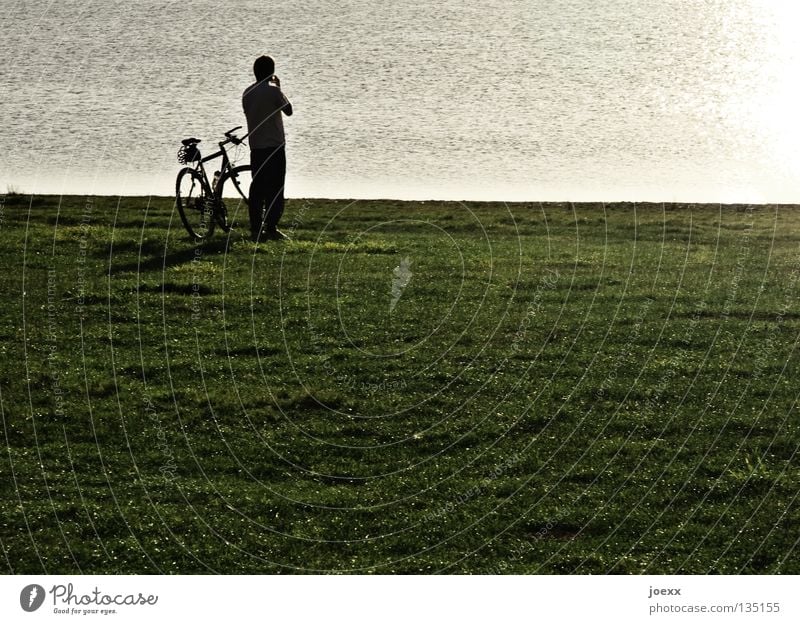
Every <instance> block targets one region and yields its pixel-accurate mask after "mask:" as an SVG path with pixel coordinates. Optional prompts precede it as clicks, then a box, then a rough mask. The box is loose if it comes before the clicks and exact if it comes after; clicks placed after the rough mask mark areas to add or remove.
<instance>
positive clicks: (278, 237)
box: [267, 228, 289, 241]
mask: <svg viewBox="0 0 800 624" xmlns="http://www.w3.org/2000/svg"><path fill="white" fill-rule="evenodd" d="M267 238H268V239H269V240H275V241H288V240H289V237H288V236H286V234H284V233H283V232H281V231H280V230H279V229H278V228H275V229H274V230H268V231H267Z"/></svg>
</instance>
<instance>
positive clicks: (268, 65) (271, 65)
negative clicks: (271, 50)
mask: <svg viewBox="0 0 800 624" xmlns="http://www.w3.org/2000/svg"><path fill="white" fill-rule="evenodd" d="M253 73H254V74H255V75H256V80H258V81H259V82H261V81H262V80H266V79H267V78H269V77H270V76H271V75H272V74H274V73H275V61H273V60H272V57H271V56H259V57H258V58H257V59H256V62H255V63H253Z"/></svg>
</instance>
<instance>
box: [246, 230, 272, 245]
mask: <svg viewBox="0 0 800 624" xmlns="http://www.w3.org/2000/svg"><path fill="white" fill-rule="evenodd" d="M250 240H251V241H252V242H254V243H265V242H267V241H268V240H269V237H268V236H267V233H266V232H251V233H250Z"/></svg>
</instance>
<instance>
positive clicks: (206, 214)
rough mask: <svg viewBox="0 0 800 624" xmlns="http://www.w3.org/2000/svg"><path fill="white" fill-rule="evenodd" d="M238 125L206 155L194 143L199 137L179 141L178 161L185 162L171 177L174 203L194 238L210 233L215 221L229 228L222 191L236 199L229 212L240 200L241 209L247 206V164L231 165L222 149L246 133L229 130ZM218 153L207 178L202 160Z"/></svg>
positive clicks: (213, 156)
mask: <svg viewBox="0 0 800 624" xmlns="http://www.w3.org/2000/svg"><path fill="white" fill-rule="evenodd" d="M239 129H241V126H237V127H236V128H233V129H231V130H228V131H227V132H226V133H225V140H224V141H221V142H219V143H218V145H219V151H218V152H214V153H213V154H211V155H210V156H206V157H203V156H202V154H201V153H200V150H199V149H198V147H197V144H198V143H200V139H196V138H194V137H190V138H188V139H183V141H181V143H182V144H183V145H182V147H181V148H180V149H179V150H178V162H179V163H180V164H182V165H187V166H186V167H184V168H183V169H181V170H180V171H179V172H178V178H177V179H176V181H175V204H176V206H177V208H178V214H180V216H181V221H182V222H183V225H184V227H185V228H186V231H187V232H188V233H189V237H190V238H192V239H193V240H195V241H202V240H205V239H206V238H209V237H211V236H212V235H213V234H214V229H215V227H216V226H217V225H219V226H220V228H222V231H223V232H230V230H231V223H232V221H233V220H232V219H229V218H228V212H229V211H228V206H226V204H225V201H224V199H223V198H224V197H226V191H227V196H228V197H230V198H235V201H237V202H238V203H237V205H236V210H234V211H233V214H236V211H237V210H238V209H239V208H241V205H242V203H243V204H244V206H245V209H246V207H247V198H248V195H249V193H250V182H251V180H252V174H251V171H250V165H239V166H236V167H235V166H234V165H233V163H232V162H231V159H230V157H229V156H228V151H227V150H226V149H225V146H226V145H228V144H231V143H232V144H233V145H241V144H242V142H243V141H244V139H245V137H246V135H245V137H242V138H241V139H240V138H238V137H237V136H235V135H234V134H233V133H234V132H236V131H237V130H239ZM220 156H221V157H222V165H221V166H220V169H219V171H215V172H214V177H213V179H212V180H211V181H209V179H208V173H207V172H206V168H205V167H204V164H205V163H207V162H209V161H210V160H214V159H216V158H219V157H220ZM231 188H232V189H233V190H231Z"/></svg>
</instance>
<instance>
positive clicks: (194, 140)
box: [181, 137, 200, 145]
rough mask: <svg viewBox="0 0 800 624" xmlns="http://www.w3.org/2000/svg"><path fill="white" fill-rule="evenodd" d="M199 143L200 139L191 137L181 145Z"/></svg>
mask: <svg viewBox="0 0 800 624" xmlns="http://www.w3.org/2000/svg"><path fill="white" fill-rule="evenodd" d="M199 142H200V139H195V138H194V137H190V138H188V139H184V140H183V141H181V143H183V144H184V145H196V144H197V143H199Z"/></svg>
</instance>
